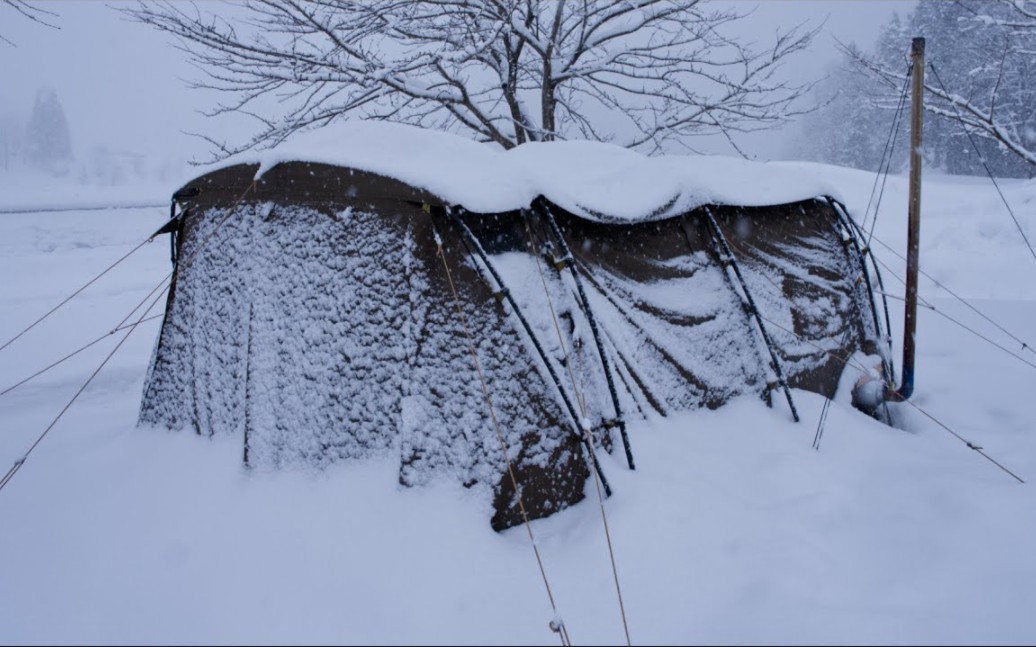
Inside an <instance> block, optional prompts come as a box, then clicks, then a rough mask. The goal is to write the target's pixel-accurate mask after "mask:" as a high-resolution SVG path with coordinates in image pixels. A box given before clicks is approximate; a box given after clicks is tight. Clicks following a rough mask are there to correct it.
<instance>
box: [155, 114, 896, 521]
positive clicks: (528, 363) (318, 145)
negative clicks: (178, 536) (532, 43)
mask: <svg viewBox="0 0 1036 647" xmlns="http://www.w3.org/2000/svg"><path fill="white" fill-rule="evenodd" d="M830 192H831V191H830V187H822V186H818V185H816V183H815V181H813V180H812V179H811V178H810V175H809V173H808V169H806V168H805V167H803V168H799V167H794V166H788V165H785V166H779V165H766V164H753V163H749V162H745V161H743V160H734V159H726V158H700V157H682V156H662V157H651V158H649V157H645V156H641V155H639V154H636V153H632V152H630V151H627V150H624V149H619V148H617V147H613V146H609V145H606V144H593V143H589V142H556V143H542V144H528V145H524V146H521V147H518V148H516V149H514V150H511V151H506V152H504V151H498V150H495V149H492V148H490V147H488V146H485V145H482V144H477V143H475V142H469V141H466V140H461V139H459V138H455V137H453V136H450V135H446V134H444V133H435V132H429V131H424V130H419V129H416V128H411V127H404V126H398V125H388V124H359V125H352V124H350V125H347V126H345V127H340V128H338V129H337V131H335V130H333V129H332V130H331V131H329V130H328V129H325V130H321V131H316V132H314V133H309V134H307V135H305V136H302V137H299V138H298V139H297V140H296V141H295V142H289V143H288V144H285V145H282V146H280V147H277V148H275V149H273V150H271V151H265V152H261V153H254V154H252V155H251V156H246V157H238V158H232V159H230V160H227V161H226V162H225V163H224V164H222V165H221V166H220V167H218V168H214V169H212V170H210V171H208V172H206V173H205V174H203V175H201V176H200V177H197V178H195V179H193V180H191V181H190V182H188V183H187V184H186V185H184V186H183V187H182V188H181V189H180V190H179V191H177V193H176V195H175V196H174V198H175V204H176V205H178V206H179V211H178V212H176V213H177V214H178V215H177V217H176V218H175V219H174V220H172V221H171V223H170V225H169V226H168V227H167V228H166V230H167V231H168V232H169V233H171V234H172V236H173V252H174V275H173V283H172V286H171V288H170V290H169V294H168V302H167V307H166V315H165V320H164V323H163V325H162V328H161V332H160V335H159V339H158V341H157V344H156V348H155V352H154V357H153V360H152V363H151V366H150V369H149V373H148V378H147V381H146V384H145V389H144V396H143V401H142V406H141V412H140V422H141V423H144V424H150V425H158V426H162V427H169V428H188V429H193V430H195V431H196V432H197V433H199V434H203V435H217V434H236V435H239V436H240V437H241V438H242V448H243V449H242V455H243V460H244V461H245V463H246V464H248V465H250V466H280V465H290V464H298V463H302V464H308V465H326V464H331V463H335V462H339V461H356V460H365V459H370V458H374V457H379V456H380V457H384V456H392V457H393V459H398V463H399V480H400V483H402V484H404V485H408V486H411V485H419V484H423V483H427V482H429V481H430V480H432V479H438V478H452V479H456V480H457V481H459V482H460V483H463V484H464V486H466V487H477V488H483V489H484V491H485V492H486V493H487V495H486V497H487V503H488V501H489V500H491V501H492V519H491V523H492V526H493V527H494V528H496V529H502V528H506V527H509V526H512V525H514V524H516V523H520V522H521V520H522V513H521V511H520V506H519V500H521V502H522V503H523V504H524V508H525V512H526V513H527V514H528V516H529V517H530V518H537V517H543V516H547V515H549V514H551V513H553V512H555V511H557V510H560V509H563V508H565V507H567V506H569V505H572V504H573V503H575V502H577V501H579V500H581V499H582V498H583V496H584V491H585V488H586V487H587V486H588V478H590V476H591V474H592V472H591V468H592V466H593V464H594V463H595V462H596V461H597V459H596V455H597V453H599V452H601V451H609V452H618V455H621V454H625V461H624V462H628V463H629V466H630V467H633V466H634V460H635V458H634V455H635V444H636V443H635V438H634V439H630V438H629V437H628V435H627V433H626V425H625V423H626V421H628V420H631V419H635V418H642V417H648V416H652V415H668V414H671V413H673V412H677V411H683V410H690V409H696V408H701V407H708V408H715V407H718V406H720V405H722V404H723V403H724V402H727V401H728V400H730V399H731V398H734V397H737V396H741V395H744V394H758V395H759V396H760V397H763V398H766V399H767V400H768V401H770V402H772V403H773V404H774V406H779V407H783V408H785V410H787V411H788V415H797V414H795V410H794V404H793V397H792V391H791V389H795V388H797V389H805V390H809V391H814V392H816V393H820V394H823V395H825V396H827V397H832V396H834V394H835V390H836V388H837V387H838V383H839V379H840V376H841V375H842V372H843V368H844V367H845V361H846V359H847V358H848V357H849V356H850V355H852V354H853V353H854V352H857V351H859V350H861V349H865V348H867V349H868V350H870V351H871V352H873V348H870V347H871V346H875V345H876V346H877V347H882V346H883V344H881V343H876V342H879V341H883V340H884V338H885V336H886V332H885V329H884V328H883V322H882V321H880V319H879V317H878V314H877V312H878V311H877V309H876V308H875V306H874V299H873V296H872V294H871V293H870V290H869V285H870V277H869V274H868V272H867V270H866V268H865V266H864V265H863V262H862V258H861V256H860V254H859V249H858V248H857V247H856V246H855V244H854V243H855V241H856V231H855V229H854V225H853V223H852V222H851V220H850V219H849V217H848V214H846V213H845V211H844V209H843V208H842V207H841V205H840V204H839V203H838V202H837V201H836V200H835V199H834V198H830V197H824V196H825V195H827V194H829V193H830ZM508 465H510V467H511V468H512V470H513V471H512V472H510V473H509V472H508ZM512 476H513V478H512ZM516 485H517V488H518V492H516V487H515V486H516ZM519 494H520V496H519Z"/></svg>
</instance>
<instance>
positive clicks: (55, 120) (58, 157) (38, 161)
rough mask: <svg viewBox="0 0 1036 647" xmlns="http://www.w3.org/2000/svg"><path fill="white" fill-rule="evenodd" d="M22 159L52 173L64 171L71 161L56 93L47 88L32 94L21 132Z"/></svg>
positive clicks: (67, 138)
mask: <svg viewBox="0 0 1036 647" xmlns="http://www.w3.org/2000/svg"><path fill="white" fill-rule="evenodd" d="M25 135H26V136H25V144H26V151H25V152H26V158H27V160H28V161H29V162H30V163H31V164H33V165H35V166H37V167H39V168H43V169H46V170H48V171H50V172H52V173H66V172H67V171H68V165H69V163H70V162H71V161H72V144H71V139H70V137H69V133H68V120H67V119H65V111H64V109H63V108H62V107H61V102H60V101H59V100H58V95H57V93H56V92H54V91H53V90H51V89H41V90H40V91H39V92H37V93H36V102H35V103H34V104H33V107H32V116H30V117H29V123H28V125H27V127H26V133H25Z"/></svg>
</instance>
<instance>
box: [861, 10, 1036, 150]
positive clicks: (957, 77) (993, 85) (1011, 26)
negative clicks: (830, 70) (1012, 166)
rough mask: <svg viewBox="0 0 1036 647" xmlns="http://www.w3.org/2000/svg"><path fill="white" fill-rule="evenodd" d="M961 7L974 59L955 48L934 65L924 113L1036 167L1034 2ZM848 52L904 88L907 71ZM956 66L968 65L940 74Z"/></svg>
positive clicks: (891, 84) (927, 84)
mask: <svg viewBox="0 0 1036 647" xmlns="http://www.w3.org/2000/svg"><path fill="white" fill-rule="evenodd" d="M956 6H957V7H959V8H960V9H959V13H960V14H961V17H960V18H958V19H957V24H956V25H955V27H956V28H957V29H958V30H960V33H961V34H963V35H966V37H967V38H968V39H969V40H970V42H971V43H972V46H971V47H970V48H969V54H970V56H971V57H975V58H971V57H969V56H968V55H965V54H964V53H963V52H961V51H959V49H957V48H954V49H953V50H951V51H949V52H948V54H949V56H947V57H945V58H946V59H947V60H946V61H940V62H939V67H938V68H937V67H935V66H934V65H933V66H932V69H930V70H929V71H928V73H927V74H926V76H925V92H926V96H927V100H926V102H925V110H926V111H927V112H928V113H930V114H932V115H935V116H937V117H940V118H943V119H946V120H948V121H950V122H952V123H956V124H959V125H961V126H963V127H964V128H965V129H966V131H967V132H969V133H971V134H972V135H973V136H976V137H978V138H981V139H984V140H986V141H991V142H995V143H996V144H997V145H999V146H1000V147H1002V149H1004V150H1007V151H1010V152H1011V153H1012V154H1014V155H1015V156H1017V157H1018V158H1019V159H1021V160H1024V161H1025V162H1027V163H1028V164H1030V165H1032V166H1036V112H1034V106H1036V87H1034V86H1033V81H1034V80H1036V1H1034V0H995V1H994V2H988V1H985V2H975V1H974V0H971V1H965V0H957V2H956ZM843 51H844V52H845V53H846V54H847V55H848V56H849V57H850V59H851V60H852V61H853V62H854V63H855V64H856V65H857V66H859V68H860V69H863V70H866V71H867V72H868V73H869V74H870V75H872V76H873V77H874V78H876V79H879V80H881V81H883V82H885V83H886V84H887V85H888V87H889V88H890V89H898V88H899V87H901V86H902V84H903V82H904V80H905V76H904V74H903V71H902V70H901V69H892V68H889V67H888V66H885V65H882V64H881V63H879V62H878V61H876V60H875V59H874V58H873V57H869V56H866V55H864V54H862V53H861V52H860V51H859V50H857V49H856V48H854V47H845V48H843ZM905 51H906V44H904V52H905ZM950 59H956V60H957V61H963V60H965V59H966V60H967V61H968V64H967V65H966V66H965V67H964V68H961V69H960V70H959V71H958V73H953V74H947V73H946V70H944V69H939V68H942V67H943V66H944V63H945V64H946V65H947V66H950V65H952V64H953V62H954V61H952V60H950ZM976 59H977V60H976Z"/></svg>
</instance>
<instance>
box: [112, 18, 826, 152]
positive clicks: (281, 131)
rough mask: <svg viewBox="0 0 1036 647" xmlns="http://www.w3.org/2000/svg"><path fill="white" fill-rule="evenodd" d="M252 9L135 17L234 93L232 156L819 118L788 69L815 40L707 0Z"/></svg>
mask: <svg viewBox="0 0 1036 647" xmlns="http://www.w3.org/2000/svg"><path fill="white" fill-rule="evenodd" d="M239 9H240V10H241V17H240V18H239V19H237V20H233V21H231V20H230V19H229V18H226V17H221V16H219V15H216V14H215V13H213V8H212V6H211V5H205V6H204V9H202V8H201V7H199V6H196V5H193V4H191V5H188V4H183V3H179V2H175V3H174V2H160V3H158V2H147V3H143V2H142V3H141V4H139V5H138V6H136V7H134V8H131V9H127V10H126V11H127V13H129V14H130V15H131V16H133V17H134V18H135V19H136V20H139V21H141V22H143V23H146V24H149V25H152V26H154V27H157V28H158V29H160V30H162V31H164V32H167V33H169V34H172V35H174V36H175V37H176V38H177V39H178V40H179V46H180V47H181V48H182V49H183V50H184V51H185V52H186V53H187V54H188V55H189V56H190V57H191V59H192V61H193V62H194V63H195V64H196V65H197V66H198V67H199V68H200V69H201V70H203V72H204V75H205V76H204V77H203V78H202V80H199V81H196V82H195V85H196V86H197V87H201V88H208V89H215V90H218V91H220V92H222V93H224V94H225V95H226V96H227V97H228V98H229V99H228V100H226V101H225V102H222V103H220V104H219V105H218V106H216V107H215V108H214V109H213V110H211V111H210V113H209V114H211V115H221V114H226V113H246V114H249V115H251V116H252V117H254V118H255V119H256V120H258V122H259V124H260V127H259V129H258V132H257V133H256V134H255V135H254V136H253V137H252V138H251V139H250V140H249V141H247V142H245V143H243V144H241V145H236V146H231V145H228V144H225V143H224V142H216V141H214V140H212V139H211V138H207V139H209V141H210V142H212V143H213V144H215V145H217V147H218V148H219V150H220V154H221V155H227V154H230V153H232V152H236V151H239V150H244V149H247V148H251V147H256V146H263V145H269V144H274V143H276V142H279V141H281V140H283V139H284V138H285V137H287V136H288V135H289V134H290V133H292V132H295V131H297V130H300V129H307V128H311V127H316V126H321V125H325V124H327V123H329V122H332V121H335V120H337V119H341V118H344V117H346V116H348V117H359V118H367V119H383V120H392V121H400V122H405V123H411V124H416V125H422V126H426V127H432V128H442V129H449V130H455V131H466V132H468V133H469V134H472V135H474V136H475V137H476V138H478V139H481V140H485V141H491V142H496V143H497V144H499V145H500V146H503V147H505V148H511V147H514V146H517V145H519V144H522V143H524V142H529V141H545V140H552V139H564V138H584V139H594V140H604V141H615V142H616V143H620V144H624V145H627V146H631V147H640V148H644V149H647V150H649V151H650V150H657V149H658V148H660V147H662V146H663V144H664V143H666V142H668V141H677V142H679V141H680V140H682V139H684V138H685V137H686V136H687V135H700V134H715V133H722V134H723V135H725V136H727V138H728V139H730V137H731V133H733V132H743V131H750V130H757V129H761V128H767V127H772V126H774V125H777V124H781V123H783V122H784V121H786V120H787V119H789V118H790V117H791V116H793V115H796V114H800V113H801V112H802V111H804V110H806V109H808V106H803V105H800V104H801V102H802V100H803V97H804V95H805V93H806V91H807V90H808V87H806V86H804V85H795V84H790V83H788V82H786V81H785V80H782V79H781V77H780V74H779V70H780V68H781V65H782V63H783V62H784V61H785V60H786V59H787V58H788V57H789V56H791V55H793V54H795V53H796V52H799V51H801V50H803V49H804V48H805V47H806V46H807V45H808V44H809V43H810V41H811V39H812V38H813V36H814V35H815V34H816V31H817V30H816V29H813V30H810V29H809V28H808V27H807V26H806V25H799V26H797V27H795V28H793V29H791V30H788V31H780V30H778V31H777V32H776V33H775V37H774V40H773V42H772V43H770V44H769V45H767V46H765V47H760V48H758V49H756V48H755V46H753V45H750V44H747V43H744V42H741V41H740V40H738V39H737V38H735V37H733V36H732V35H730V34H729V33H728V32H729V27H730V26H731V24H732V23H734V22H735V21H737V20H739V19H741V18H743V17H744V14H742V13H738V12H736V11H733V10H731V9H729V7H727V8H723V9H715V10H714V9H712V8H710V5H709V3H708V2H706V1H705V0H623V1H621V2H605V1H596V0H568V1H566V0H356V1H353V0H253V1H251V2H248V3H247V4H246V5H244V6H241V7H239ZM271 100H272V101H275V102H276V103H273V104H272V105H273V107H274V108H275V110H270V107H271ZM274 112H276V113H278V114H276V116H274V115H273V114H272V113H274ZM731 143H733V140H731Z"/></svg>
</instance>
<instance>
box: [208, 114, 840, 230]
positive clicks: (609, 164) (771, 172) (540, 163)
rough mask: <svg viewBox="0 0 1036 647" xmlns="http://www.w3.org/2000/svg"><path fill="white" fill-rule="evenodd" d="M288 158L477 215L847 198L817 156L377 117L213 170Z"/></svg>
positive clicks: (628, 214)
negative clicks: (455, 129)
mask: <svg viewBox="0 0 1036 647" xmlns="http://www.w3.org/2000/svg"><path fill="white" fill-rule="evenodd" d="M284 162H315V163H321V164H329V165H332V166H338V167H343V168H350V169H356V170H361V171H369V172H372V173H376V174H379V175H384V176H387V177H390V178H393V179H396V180H400V181H402V182H405V183H407V184H409V185H411V186H413V187H415V188H418V189H423V190H425V191H428V192H429V193H431V194H434V195H436V196H439V197H440V198H441V199H442V201H443V202H444V203H447V204H453V205H459V206H462V207H464V208H466V209H467V210H469V211H472V212H477V213H500V212H505V211H513V210H517V209H521V208H524V207H527V206H529V205H530V204H531V202H532V201H533V200H534V199H535V198H537V197H539V196H543V197H545V198H547V199H548V200H550V201H551V202H553V203H554V204H557V205H558V206H560V207H562V208H564V209H566V210H567V211H569V212H571V213H573V214H576V215H579V216H582V217H584V218H588V219H590V220H598V221H605V222H629V221H643V220H645V219H650V220H654V219H661V218H666V217H669V216H672V215H676V214H679V213H685V212H687V211H690V210H692V209H695V208H697V207H699V206H701V205H703V204H736V205H743V206H762V205H772V204H782V203H788V202H795V201H799V200H804V199H808V198H812V197H816V196H818V195H833V196H835V197H838V195H837V194H838V192H837V191H836V190H835V189H834V187H832V186H830V185H829V184H828V183H826V182H824V181H822V180H821V179H820V178H818V177H817V176H816V174H814V173H812V172H811V166H810V165H808V164H799V163H793V162H750V161H747V160H743V159H739V158H733V157H727V156H703V155H662V156H656V157H648V156H645V155H642V154H640V153H637V152H634V151H631V150H629V149H626V148H622V147H620V146H615V145H612V144H604V143H599V142H590V141H561V142H548V143H530V144H524V145H522V146H518V147H517V148H514V149H511V150H506V151H505V150H502V149H500V148H499V147H496V146H492V145H487V144H481V143H478V142H475V141H472V140H470V139H465V138H462V137H458V136H456V135H451V134H448V133H444V132H440V131H433V130H426V129H422V128H417V127H414V126H406V125H402V124H394V123H387V122H376V121H360V122H345V123H342V124H336V125H332V126H328V127H325V128H321V129H319V130H313V131H308V132H304V133H299V134H297V135H295V136H293V137H291V138H289V139H288V140H287V141H285V142H283V143H282V144H280V145H278V146H276V147H273V148H270V149H266V150H261V151H249V152H245V153H242V154H239V155H235V156H233V157H230V158H228V159H226V160H224V161H222V162H220V163H219V164H217V165H214V166H212V167H210V168H208V169H206V170H207V171H213V170H218V169H221V168H227V167H229V166H234V165H238V164H253V165H254V164H258V165H259V170H258V172H257V174H256V176H257V178H258V177H260V176H262V175H263V174H264V173H266V172H267V171H269V170H270V169H272V168H273V167H275V166H277V165H278V164H281V163H284Z"/></svg>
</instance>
